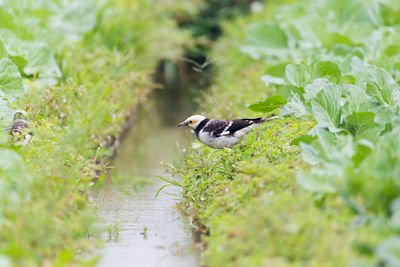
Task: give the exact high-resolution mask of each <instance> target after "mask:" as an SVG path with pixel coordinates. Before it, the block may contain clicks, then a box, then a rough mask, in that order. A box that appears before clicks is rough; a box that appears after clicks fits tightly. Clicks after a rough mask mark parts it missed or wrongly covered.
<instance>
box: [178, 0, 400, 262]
mask: <svg viewBox="0 0 400 267" xmlns="http://www.w3.org/2000/svg"><path fill="white" fill-rule="evenodd" d="M399 26H400V6H399V4H398V3H397V1H391V0H382V1H358V0H351V1H328V0H320V1H309V0H303V1H298V2H297V3H292V4H282V3H278V1H274V2H273V3H272V2H271V1H269V2H268V3H267V6H266V8H264V9H262V10H260V11H259V12H256V13H253V14H252V15H251V16H248V17H244V18H240V19H238V20H236V21H235V22H234V23H226V24H225V25H224V30H225V32H226V34H225V36H223V37H222V39H221V40H219V41H218V43H217V45H216V47H215V49H214V53H213V55H214V59H215V62H216V65H217V68H218V73H217V77H216V80H215V84H214V85H212V86H211V89H210V94H209V95H206V96H204V100H203V102H202V106H201V110H202V111H203V112H204V113H206V114H207V115H208V116H210V117H226V118H229V117H239V116H246V117H249V116H256V115H260V114H261V115H263V116H265V115H270V114H272V112H278V111H277V109H276V108H277V107H281V108H280V110H279V112H280V115H282V116H283V117H282V119H281V120H279V121H274V122H271V123H269V124H267V125H264V126H262V127H261V128H260V129H259V130H257V131H255V132H254V133H252V134H251V135H249V136H248V137H247V138H246V139H245V140H244V142H243V143H242V144H240V145H238V146H237V147H235V148H234V149H233V151H231V150H222V151H214V150H211V149H208V148H206V147H204V146H200V145H199V144H197V143H194V144H193V146H192V148H191V149H190V150H189V152H188V154H187V156H186V160H185V162H184V165H183V167H182V172H183V176H184V180H183V183H182V184H183V187H184V188H185V193H184V197H185V202H184V203H185V205H183V206H184V207H183V209H185V210H186V212H187V213H188V214H189V216H191V217H192V219H193V220H194V221H195V222H196V224H197V225H199V226H200V230H201V231H203V232H204V233H207V234H208V236H204V240H205V242H206V243H207V246H206V247H205V259H204V261H205V263H206V264H207V265H209V266H220V265H222V264H226V262H228V263H229V265H233V266H244V265H248V264H253V265H257V266H259V265H262V266H300V265H301V266H304V265H306V266H343V265H349V264H356V265H360V266H375V265H384V266H398V265H399V263H400V257H399V254H398V249H399V240H400V239H399V236H398V232H399V228H398V227H399V223H398V219H399V200H398V197H399V193H398V192H399V170H400V169H399V161H398V158H399V153H400V152H399V151H400V150H399V149H398V144H399V141H400V140H399V128H398V123H399V118H400V117H399V115H400V114H399V112H400V106H399V103H400V99H399V93H400V90H399V89H400V87H399V79H400V76H399V73H400V68H399V66H400V65H399V59H400V57H399V51H400V46H399V40H400V39H399V38H400V36H399ZM271 94H273V95H274V96H272V97H271V96H270V95H271ZM261 99H265V100H264V101H261V102H257V103H256V101H259V100H261ZM254 103H255V104H254ZM247 104H253V105H250V109H247V108H246V105H247ZM252 111H253V112H252ZM254 111H256V112H262V113H260V114H255V113H254Z"/></svg>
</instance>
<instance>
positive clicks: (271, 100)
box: [249, 95, 287, 112]
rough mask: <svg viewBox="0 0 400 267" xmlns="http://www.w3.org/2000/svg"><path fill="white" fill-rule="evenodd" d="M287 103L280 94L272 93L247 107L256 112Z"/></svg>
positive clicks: (271, 109)
mask: <svg viewBox="0 0 400 267" xmlns="http://www.w3.org/2000/svg"><path fill="white" fill-rule="evenodd" d="M286 103H287V101H286V99H285V98H284V97H283V96H280V95H273V96H270V97H268V98H267V99H266V100H264V101H262V102H258V103H256V104H253V105H250V106H249V109H251V110H252V111H256V112H271V111H273V110H274V109H277V108H279V107H281V106H283V105H285V104H286Z"/></svg>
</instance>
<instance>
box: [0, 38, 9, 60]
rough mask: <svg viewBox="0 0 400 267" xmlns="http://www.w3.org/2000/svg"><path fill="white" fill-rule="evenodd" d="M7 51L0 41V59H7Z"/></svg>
mask: <svg viewBox="0 0 400 267" xmlns="http://www.w3.org/2000/svg"><path fill="white" fill-rule="evenodd" d="M7 56H8V54H7V50H6V47H5V46H4V43H3V41H2V40H1V39H0V59H2V58H5V57H7Z"/></svg>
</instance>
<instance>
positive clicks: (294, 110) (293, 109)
mask: <svg viewBox="0 0 400 267" xmlns="http://www.w3.org/2000/svg"><path fill="white" fill-rule="evenodd" d="M291 114H293V115H294V116H296V117H297V118H306V117H307V115H308V114H309V108H308V107H306V106H305V105H304V103H303V101H302V100H301V98H300V96H299V95H298V94H296V93H293V92H292V97H291V98H290V102H289V103H287V104H286V105H285V106H283V107H282V108H281V114H280V115H281V116H285V115H291Z"/></svg>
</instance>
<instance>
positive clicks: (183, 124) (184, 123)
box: [176, 121, 188, 127]
mask: <svg viewBox="0 0 400 267" xmlns="http://www.w3.org/2000/svg"><path fill="white" fill-rule="evenodd" d="M186 125H188V123H187V122H185V121H184V122H181V123H179V124H178V125H176V127H182V126H186Z"/></svg>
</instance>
